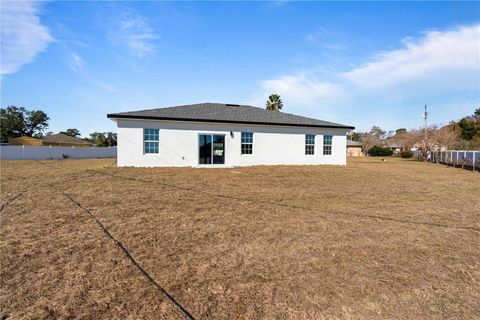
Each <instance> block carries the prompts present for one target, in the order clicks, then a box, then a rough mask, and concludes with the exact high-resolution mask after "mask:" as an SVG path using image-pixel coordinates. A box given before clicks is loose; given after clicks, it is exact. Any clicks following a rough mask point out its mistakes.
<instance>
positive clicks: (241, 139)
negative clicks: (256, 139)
mask: <svg viewBox="0 0 480 320" xmlns="http://www.w3.org/2000/svg"><path fill="white" fill-rule="evenodd" d="M244 133H249V134H251V135H252V142H243V137H242V136H243V134H244ZM243 145H250V146H251V149H252V153H243V150H242V147H243ZM240 155H241V156H251V155H253V132H247V131H242V132H240Z"/></svg>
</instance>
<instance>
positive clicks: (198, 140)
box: [197, 132, 227, 167]
mask: <svg viewBox="0 0 480 320" xmlns="http://www.w3.org/2000/svg"><path fill="white" fill-rule="evenodd" d="M201 136H210V137H211V141H212V142H211V144H212V145H211V149H210V163H200V137H201ZM214 136H221V137H223V163H213V157H214V155H213V143H214ZM226 136H227V134H225V133H209V132H199V133H198V135H197V161H198V166H202V167H203V166H222V165H225V160H226V159H225V153H226V143H225V142H226V139H225V137H226Z"/></svg>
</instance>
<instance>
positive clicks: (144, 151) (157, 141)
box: [143, 128, 160, 155]
mask: <svg viewBox="0 0 480 320" xmlns="http://www.w3.org/2000/svg"><path fill="white" fill-rule="evenodd" d="M146 130H156V132H158V134H157V133H156V132H155V133H154V136H155V135H157V136H158V139H157V140H147V139H145V131H146ZM147 142H150V143H151V142H156V143H158V148H157V149H158V152H146V146H145V145H146V143H147ZM143 154H144V155H157V154H160V129H155V128H143Z"/></svg>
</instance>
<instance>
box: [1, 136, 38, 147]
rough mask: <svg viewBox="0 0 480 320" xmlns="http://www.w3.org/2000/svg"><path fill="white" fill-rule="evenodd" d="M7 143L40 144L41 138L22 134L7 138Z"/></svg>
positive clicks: (19, 144) (18, 144) (16, 144)
mask: <svg viewBox="0 0 480 320" xmlns="http://www.w3.org/2000/svg"><path fill="white" fill-rule="evenodd" d="M8 144H9V145H13V146H41V145H42V139H37V138H32V137H27V136H22V137H17V138H10V139H8Z"/></svg>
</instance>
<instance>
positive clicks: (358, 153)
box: [347, 140, 365, 157]
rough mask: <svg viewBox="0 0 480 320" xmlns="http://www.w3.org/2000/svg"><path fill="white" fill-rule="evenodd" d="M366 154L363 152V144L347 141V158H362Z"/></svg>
mask: <svg viewBox="0 0 480 320" xmlns="http://www.w3.org/2000/svg"><path fill="white" fill-rule="evenodd" d="M364 155H365V154H364V153H363V151H362V143H361V142H358V141H352V140H347V156H349V157H362V156H364Z"/></svg>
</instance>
